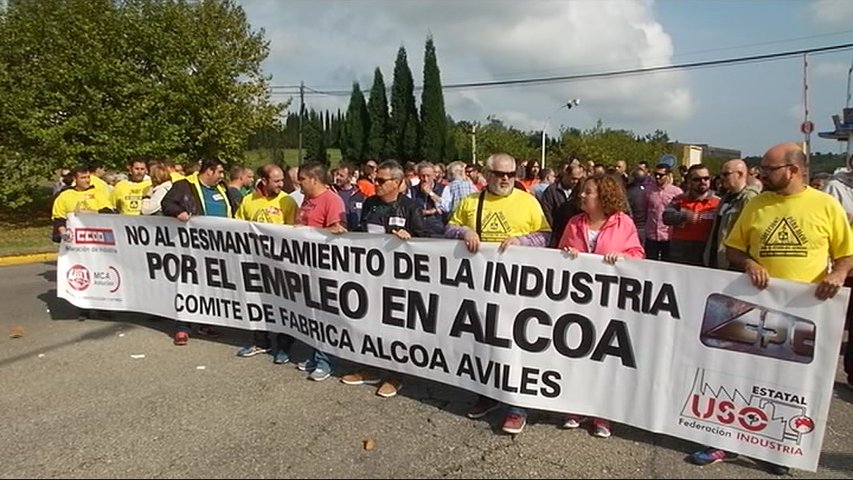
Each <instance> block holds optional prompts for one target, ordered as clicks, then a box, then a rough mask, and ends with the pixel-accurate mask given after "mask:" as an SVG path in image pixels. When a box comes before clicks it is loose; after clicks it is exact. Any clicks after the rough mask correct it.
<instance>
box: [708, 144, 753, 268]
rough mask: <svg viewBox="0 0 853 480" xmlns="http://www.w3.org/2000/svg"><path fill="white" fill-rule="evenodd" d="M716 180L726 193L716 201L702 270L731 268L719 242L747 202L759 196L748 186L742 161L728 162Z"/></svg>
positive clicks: (729, 229)
mask: <svg viewBox="0 0 853 480" xmlns="http://www.w3.org/2000/svg"><path fill="white" fill-rule="evenodd" d="M720 178H721V180H722V186H723V190H724V191H725V192H726V194H725V195H724V196H723V198H722V199H721V201H720V206H719V208H718V210H717V215H716V217H714V225H713V227H711V235H710V236H709V237H708V243H707V244H706V245H705V253H704V255H703V264H704V265H705V266H706V267H711V268H719V269H721V270H730V269H731V265H730V264H729V260H728V259H727V258H726V246H725V244H724V243H723V242H724V241H725V240H726V237H727V236H728V235H729V232H730V231H731V230H732V227H733V226H734V224H735V222H736V221H737V219H738V218H739V217H740V212H742V211H743V207H744V206H745V205H746V203H747V202H749V201H750V200H752V199H753V198H754V197H755V196H757V195H758V194H759V193H761V192H760V191H759V189H758V188H756V187H753V186H750V185H749V182H748V180H749V168H748V167H747V166H746V162H744V161H743V160H741V159H739V158H737V159H734V160H729V161H728V162H726V163H724V164H723V166H722V167H721V168H720Z"/></svg>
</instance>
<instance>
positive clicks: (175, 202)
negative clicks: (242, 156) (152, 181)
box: [160, 159, 241, 346]
mask: <svg viewBox="0 0 853 480" xmlns="http://www.w3.org/2000/svg"><path fill="white" fill-rule="evenodd" d="M223 172H224V168H223V166H222V162H220V161H219V160H216V159H207V160H203V161H202V162H201V167H200V168H199V171H198V172H197V173H193V174H192V175H190V176H188V177H186V178H184V179H183V180H178V181H177V182H175V183H174V184H173V185H172V188H171V189H170V190H169V192H168V193H166V196H165V197H163V200H162V201H161V202H160V208H161V210H162V212H163V215H168V216H170V217H175V218H177V219H178V220H180V221H182V222H186V221H187V220H189V219H190V217H192V216H194V215H205V216H208V217H226V218H234V212H235V211H236V210H237V206H238V204H239V203H240V200H241V199H240V198H235V197H233V196H232V195H229V194H228V192H227V190H226V188H225V184H224V183H223V182H222V175H223ZM198 333H200V334H202V335H207V336H210V337H215V336H218V335H219V334H218V332H217V331H216V330H214V329H212V328H210V327H209V326H207V325H202V326H200V327H199V329H198ZM189 339H190V326H189V324H188V323H186V322H181V321H177V322H176V331H175V345H178V346H182V345H186V344H187V343H188V342H189Z"/></svg>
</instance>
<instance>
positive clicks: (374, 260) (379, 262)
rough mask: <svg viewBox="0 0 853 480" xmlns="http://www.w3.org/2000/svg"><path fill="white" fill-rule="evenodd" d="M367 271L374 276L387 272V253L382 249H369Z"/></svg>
mask: <svg viewBox="0 0 853 480" xmlns="http://www.w3.org/2000/svg"><path fill="white" fill-rule="evenodd" d="M365 266H366V267H367V272H368V273H369V274H371V275H373V276H374V277H379V276H382V274H383V273H385V255H383V254H382V251H381V250H377V249H375V248H371V249H370V250H368V251H367V259H366V265H365Z"/></svg>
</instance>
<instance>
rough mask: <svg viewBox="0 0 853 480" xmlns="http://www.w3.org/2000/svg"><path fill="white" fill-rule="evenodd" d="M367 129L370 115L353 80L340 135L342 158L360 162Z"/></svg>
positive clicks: (365, 146)
mask: <svg viewBox="0 0 853 480" xmlns="http://www.w3.org/2000/svg"><path fill="white" fill-rule="evenodd" d="M369 129H370V115H369V114H368V113H367V105H366V104H365V103H364V95H363V94H362V93H361V88H360V87H359V86H358V82H354V83H353V84H352V94H351V95H350V99H349V108H347V116H346V119H345V120H344V125H343V129H342V135H341V153H342V154H343V157H344V159H346V160H349V161H351V162H361V161H362V160H364V159H365V155H366V150H367V132H368V131H369Z"/></svg>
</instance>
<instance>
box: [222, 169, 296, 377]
mask: <svg viewBox="0 0 853 480" xmlns="http://www.w3.org/2000/svg"><path fill="white" fill-rule="evenodd" d="M258 176H259V177H261V181H260V182H258V186H257V188H256V189H255V191H254V192H252V193H251V194H250V195H247V196H246V197H243V201H242V202H240V206H239V207H238V208H237V213H236V214H234V218H236V219H238V220H248V221H251V222H260V223H274V224H278V225H293V224H294V223H296V213H297V211H298V210H299V206H298V205H296V200H294V199H293V198H292V197H291V196H290V195H288V194H286V193H284V191H282V188H284V171H282V169H281V168H280V167H279V166H278V165H276V164H274V163H267V164H266V165H263V166H261V167H260V168H259V169H258ZM272 337H273V334H272V333H271V332H270V333H267V332H265V331H260V330H255V334H254V343H253V344H252V345H249V346H246V347H243V348H241V349H240V350H239V351H238V352H237V356H238V357H254V356H255V355H258V354H261V353H267V352H270V351H271V350H273V345H272V343H273V342H272ZM275 339H276V341H275V343H276V345H275V351H274V352H273V363H276V364H279V365H281V364H285V363H287V362H289V361H290V349H291V347H292V346H293V337H291V336H290V335H287V334H284V333H279V334H276V335H275Z"/></svg>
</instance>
